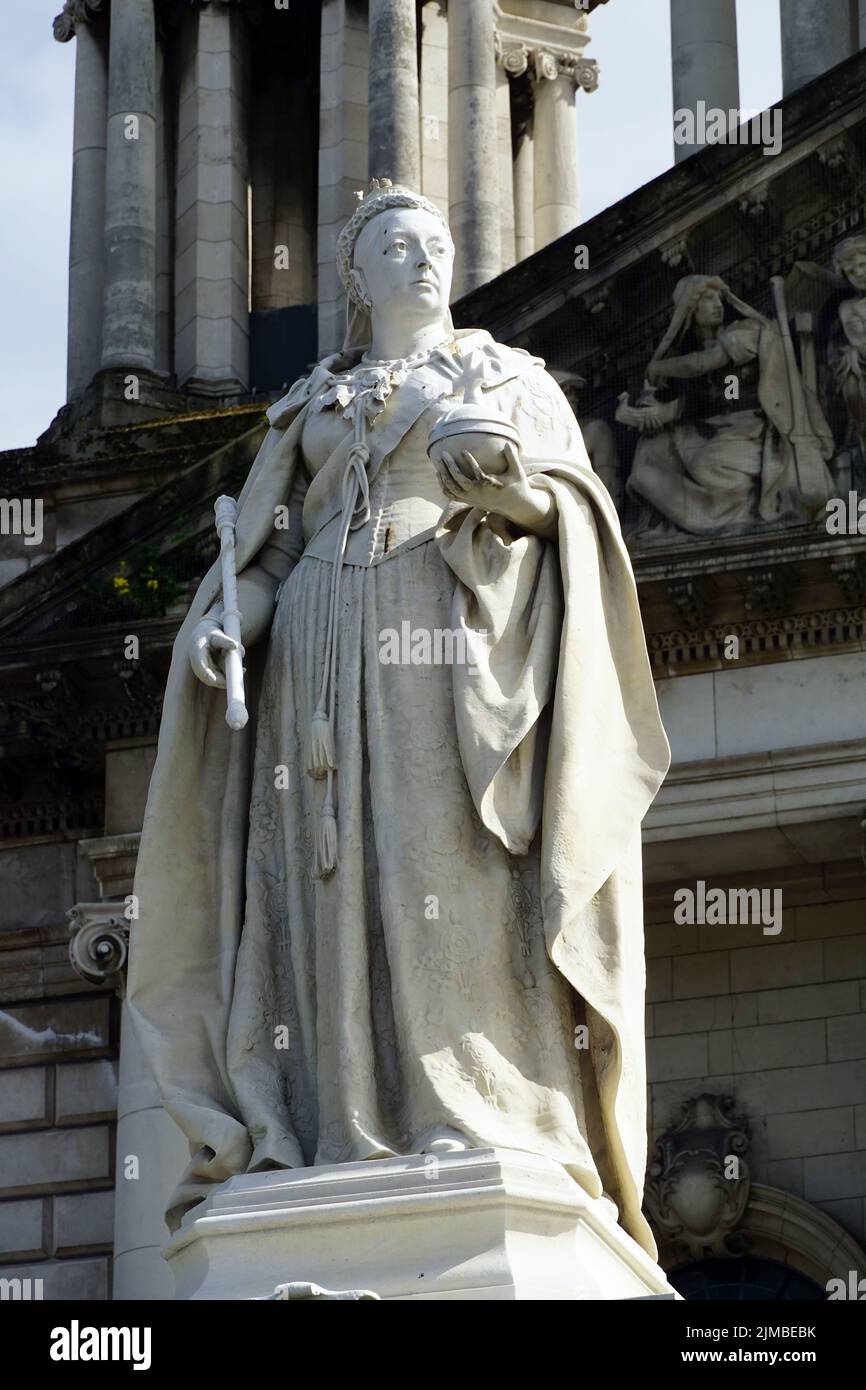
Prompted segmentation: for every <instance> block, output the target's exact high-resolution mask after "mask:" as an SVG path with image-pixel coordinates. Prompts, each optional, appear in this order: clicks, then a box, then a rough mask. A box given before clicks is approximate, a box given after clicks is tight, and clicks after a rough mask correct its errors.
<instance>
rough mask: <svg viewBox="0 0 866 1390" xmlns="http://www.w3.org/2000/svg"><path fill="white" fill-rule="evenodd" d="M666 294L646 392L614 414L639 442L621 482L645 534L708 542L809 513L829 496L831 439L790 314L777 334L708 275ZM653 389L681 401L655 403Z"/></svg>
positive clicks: (688, 280)
mask: <svg viewBox="0 0 866 1390" xmlns="http://www.w3.org/2000/svg"><path fill="white" fill-rule="evenodd" d="M779 292H781V291H779ZM673 297H674V315H673V318H672V320H671V324H670V327H669V328H668V331H667V333H666V334H665V336H664V338H663V340H662V342H661V344H660V345H659V348H658V349H657V351H656V353H655V354H654V356H653V358H652V360H651V362H650V363H649V365H648V367H647V369H646V387H645V390H644V392H643V394H642V395H641V397H640V398H639V400H638V402H637V404H636V405H635V406H631V405H629V404H628V396H627V395H624V396H623V397H622V398H621V402H620V406H619V409H618V411H617V419H618V420H620V421H622V422H623V423H625V424H627V425H629V426H631V427H632V428H634V429H637V430H638V431H639V432H640V436H641V437H640V439H639V441H638V445H637V448H636V450H635V456H634V463H633V467H632V471H631V475H630V477H629V479H628V482H627V485H626V486H627V490H628V491H629V492H630V493H631V494H632V495H633V496H634V497H636V498H638V499H640V500H641V501H642V502H643V503H645V504H646V508H645V512H644V516H643V519H642V529H643V528H646V529H650V530H652V531H654V532H655V533H656V534H665V533H670V532H672V531H674V530H680V531H687V532H690V533H691V534H693V535H704V536H715V535H721V534H725V533H730V532H736V531H742V530H747V529H749V528H751V527H753V526H756V525H760V524H768V523H773V522H775V523H788V524H791V523H795V522H803V521H805V520H809V519H810V518H812V517H814V516H815V515H817V514H818V513H819V512H820V511H821V510H822V508H823V506H824V503H825V502H826V500H827V498H828V497H830V496H831V495H832V491H833V483H832V479H831V476H830V473H829V472H828V469H827V464H826V461H827V460H828V459H830V458H832V456H833V439H832V435H831V432H830V428H829V426H828V424H827V422H826V420H825V419H824V416H823V414H822V412H821V408H820V405H819V403H818V400H817V398H816V396H815V394H814V392H812V391H810V390H809V389H808V388H807V387H805V386H804V384H803V381H802V378H801V376H800V373H799V370H798V368H797V363H796V358H795V355H794V350H793V346H792V344H791V339H790V332H789V331H788V324H787V315H786V314H783V315H782V318H781V327H780V326H779V325H777V324H776V323H774V322H772V321H771V320H769V319H767V318H765V317H764V315H763V314H760V313H758V311H757V310H756V309H753V308H751V307H750V306H749V305H748V304H745V303H744V302H743V301H742V300H741V299H738V298H737V296H736V295H734V294H733V293H732V292H731V290H730V289H729V288H728V286H727V285H726V284H725V283H724V281H723V280H720V279H719V278H718V276H712V275H687V276H684V277H683V278H682V279H681V280H680V281H679V283H678V284H677V286H676V289H675V290H674V296H673ZM729 311H733V315H734V316H733V317H729V316H728V315H729ZM674 349H676V351H674ZM674 384H675V385H674ZM660 386H665V387H669V388H670V389H675V390H676V392H677V394H676V395H675V396H674V397H673V398H670V397H669V398H668V399H664V400H660V399H658V389H659V387H660Z"/></svg>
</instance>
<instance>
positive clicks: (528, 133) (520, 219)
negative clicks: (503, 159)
mask: <svg viewBox="0 0 866 1390" xmlns="http://www.w3.org/2000/svg"><path fill="white" fill-rule="evenodd" d="M534 164H535V151H534V149H533V139H532V122H531V120H530V121H527V122H526V124H525V125H524V126H523V128H522V129H521V130H520V132H519V133H518V136H517V148H516V150H515V153H514V252H515V255H516V257H517V259H518V261H522V260H524V259H525V258H526V257H527V256H531V255H532V253H533V251H534V250H535V179H534V173H535V169H534Z"/></svg>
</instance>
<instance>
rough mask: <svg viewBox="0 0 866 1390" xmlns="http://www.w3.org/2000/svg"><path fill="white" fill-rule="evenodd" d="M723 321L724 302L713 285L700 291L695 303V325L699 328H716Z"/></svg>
mask: <svg viewBox="0 0 866 1390" xmlns="http://www.w3.org/2000/svg"><path fill="white" fill-rule="evenodd" d="M724 321H725V302H724V300H723V299H722V296H721V294H720V293H719V291H718V290H717V289H716V288H715V286H713V285H708V286H707V288H706V289H705V290H702V291H701V293H700V294H699V295H698V297H697V300H696V302H695V323H696V324H697V325H698V327H699V328H718V327H719V325H720V324H722V323H724Z"/></svg>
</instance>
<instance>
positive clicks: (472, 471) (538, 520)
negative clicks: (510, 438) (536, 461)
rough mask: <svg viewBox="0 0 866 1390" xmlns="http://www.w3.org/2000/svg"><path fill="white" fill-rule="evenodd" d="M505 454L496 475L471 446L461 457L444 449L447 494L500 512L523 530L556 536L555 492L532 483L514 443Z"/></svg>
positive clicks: (442, 478) (440, 467) (440, 466)
mask: <svg viewBox="0 0 866 1390" xmlns="http://www.w3.org/2000/svg"><path fill="white" fill-rule="evenodd" d="M503 456H504V458H505V460H506V467H505V470H504V472H502V473H498V474H496V476H495V477H494V476H492V475H491V474H489V473H485V472H484V471H483V469H482V468H481V467H480V466H479V464H478V462H477V460H476V459H475V458H474V457H473V455H472V454H470V453H469V451H468V449H464V450H462V451H461V453H460V454H459V457H457V458H455V456H454V455H453V454H449V453H446V452H444V451H443V452H442V454H441V455H440V458H439V462H438V463H437V464H436V471H437V473H438V475H439V482H440V484H441V486H442V491H443V492H444V493H445V496H446V497H449V498H450V499H451V501H452V502H463V503H465V505H466V506H468V507H478V508H479V509H480V510H481V511H483V512H496V513H498V515H499V516H503V517H505V519H506V520H507V521H510V522H511V523H512V524H513V525H514V526H516V527H517V528H518V529H519V530H521V531H533V532H535V533H536V534H537V535H541V536H552V535H553V534H554V532H555V530H556V501H555V499H554V497H553V495H552V493H549V492H548V491H547V489H546V488H541V487H537V486H535V485H534V484H533V483H532V481H531V479H530V478H529V475H528V474H527V472H526V469H525V468H524V467H523V464H522V462H521V459H520V454H519V452H518V450H517V449H516V448H515V447H514V445H513V444H511V443H508V442H507V443H505V445H504V446H503Z"/></svg>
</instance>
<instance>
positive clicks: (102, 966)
mask: <svg viewBox="0 0 866 1390" xmlns="http://www.w3.org/2000/svg"><path fill="white" fill-rule="evenodd" d="M66 916H67V918H68V919H69V926H70V931H71V936H70V938H69V959H70V961H71V962H72V966H73V969H74V970H75V972H76V974H78V975H80V976H81V978H82V979H83V980H86V981H87V983H88V984H91V985H110V986H112V987H113V988H114V989H116V990H117V992H118V994H121V995H122V994H123V992H124V989H125V978H124V971H125V967H126V959H127V955H128V952H129V922H128V921H127V920H126V918H125V917H124V916H123V912H122V910H121V909H120V907H119V905H118V904H117V903H105V902H102V903H76V904H75V906H74V907H73V908H70V910H69V912H67V914H66Z"/></svg>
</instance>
